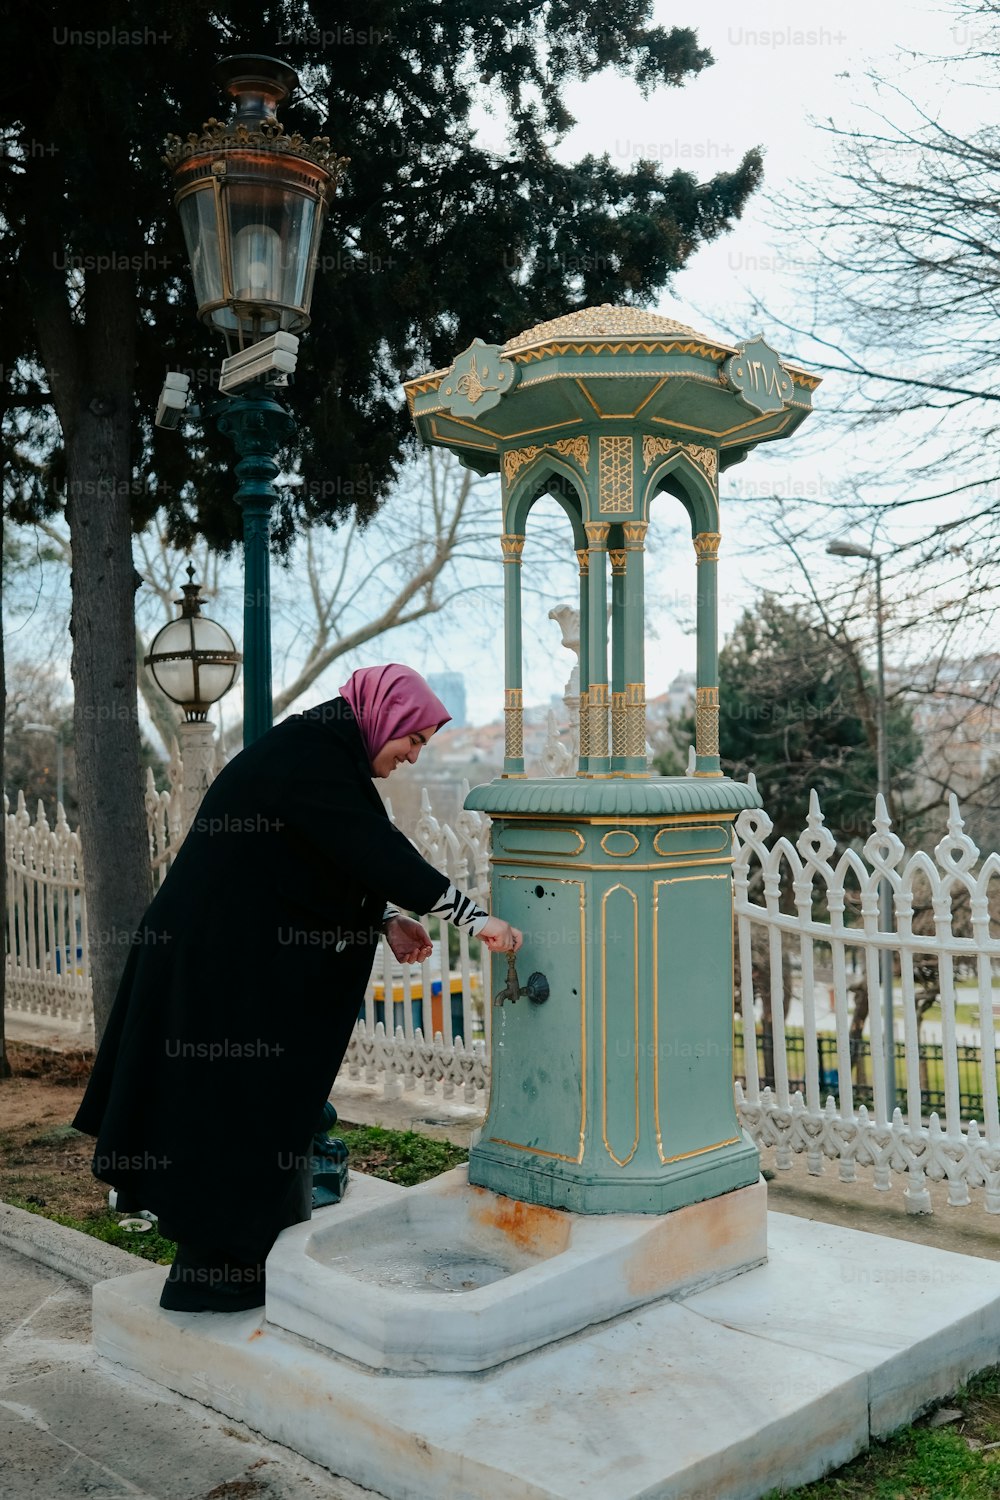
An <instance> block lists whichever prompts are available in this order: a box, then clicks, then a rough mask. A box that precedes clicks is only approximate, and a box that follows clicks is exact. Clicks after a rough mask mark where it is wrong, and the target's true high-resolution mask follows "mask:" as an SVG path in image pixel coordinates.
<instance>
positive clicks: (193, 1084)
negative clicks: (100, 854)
mask: <svg viewBox="0 0 1000 1500" xmlns="http://www.w3.org/2000/svg"><path fill="white" fill-rule="evenodd" d="M341 694H342V696H341V697H339V698H334V699H332V700H331V701H330V702H328V703H323V704H320V705H319V707H317V708H313V709H310V710H308V711H307V712H305V713H302V714H296V715H294V716H293V717H292V718H289V719H287V720H285V722H284V723H282V724H279V725H278V726H277V727H276V728H274V729H271V730H269V731H268V733H267V734H264V735H262V736H261V738H260V739H259V740H257V741H256V742H255V743H254V744H252V745H249V746H248V747H247V748H246V749H245V750H243V751H242V752H241V753H240V754H239V755H237V756H236V757H235V758H234V759H233V760H232V761H231V762H230V764H229V765H227V766H226V767H225V768H224V769H223V770H222V771H221V772H220V774H219V775H218V777H217V778H216V780H215V781H214V783H213V784H212V786H211V787H210V788H209V790H208V792H207V793H206V795H205V798H204V800H203V802H202V804H201V807H200V809H199V812H198V815H197V817H196V818H195V820H194V822H193V824H192V827H191V829H190V831H189V833H188V835H187V837H186V839H185V840H184V843H183V844H182V846H181V848H180V850H179V851H178V854H177V857H176V859H175V860H174V863H173V866H172V867H171V870H170V873H169V874H168V876H167V878H166V879H165V881H164V882H163V885H162V886H161V887H160V890H159V891H158V893H157V895H156V897H155V899H154V900H153V902H152V904H151V905H150V907H149V909H148V910H147V912H146V914H145V916H144V918H143V920H142V922H141V924H140V926H139V930H138V932H137V933H136V934H135V938H134V941H133V945H132V949H131V952H130V955H129V959H128V962H127V964H126V967H125V973H124V976H123V978H122V982H121V986H120V988H119V991H118V996H117V999H116V1001H115V1005H114V1009H113V1011H112V1014H111V1018H110V1020H109V1022H108V1027H107V1030H106V1032H105V1034H104V1038H103V1040H102V1043H101V1047H100V1050H99V1052H98V1055H97V1059H96V1062H95V1064H94V1071H93V1074H92V1076H91V1079H90V1083H89V1086H88V1088H87V1092H86V1094H85V1096H84V1099H83V1103H82V1104H81V1106H80V1109H79V1112H78V1113H77V1116H76V1119H75V1121H74V1124H75V1125H76V1127H77V1129H79V1130H83V1131H86V1132H87V1133H88V1134H90V1135H96V1136H97V1148H96V1152H95V1156H94V1163H93V1171H94V1175H95V1176H96V1177H98V1178H101V1179H102V1180H103V1181H105V1182H109V1183H112V1184H113V1185H114V1186H115V1187H116V1188H117V1190H118V1193H119V1204H120V1205H121V1206H122V1207H125V1208H126V1209H128V1208H132V1209H137V1208H139V1207H143V1208H149V1209H152V1210H153V1211H155V1212H156V1214H157V1216H158V1218H159V1223H160V1228H161V1230H162V1232H163V1233H164V1234H165V1235H167V1236H168V1237H169V1238H171V1239H175V1240H177V1242H178V1253H177V1258H176V1260H175V1261H174V1264H173V1265H172V1266H171V1268H170V1273H169V1275H168V1278H167V1282H166V1285H165V1287H164V1291H163V1296H162V1298H161V1306H163V1307H168V1308H173V1309H178V1310H185V1311H202V1310H224V1309H233V1310H235V1309H237V1308H246V1307H257V1306H261V1305H262V1304H263V1301H264V1276H263V1263H264V1260H265V1259H266V1257H267V1253H268V1251H269V1250H270V1248H271V1246H272V1244H273V1243H274V1240H275V1239H276V1237H277V1235H278V1233H279V1232H280V1230H282V1229H283V1228H285V1227H287V1226H288V1225H290V1224H296V1223H299V1222H301V1221H302V1220H303V1219H307V1218H308V1217H309V1214H310V1172H309V1166H310V1159H311V1155H312V1150H311V1140H312V1135H313V1132H314V1131H315V1130H316V1128H317V1124H318V1121H319V1118H320V1115H321V1112H322V1108H323V1104H324V1102H325V1101H326V1099H327V1097H328V1095H329V1093H330V1089H331V1087H332V1085H333V1080H334V1078H335V1076H336V1073H337V1070H338V1068H339V1067H340V1064H341V1061H342V1059H343V1056H344V1053H345V1051H346V1050H347V1045H348V1043H349V1041H350V1037H351V1032H352V1030H353V1028H354V1025H355V1022H356V1020H357V1016H358V1010H359V1007H360V1005H361V1003H362V1000H363V996H364V990H365V985H366V984H367V982H368V978H369V975H370V973H371V967H372V960H373V958H374V956H375V951H376V945H377V943H378V940H379V937H380V935H381V933H382V932H384V933H385V935H386V938H387V940H388V942H389V945H390V947H391V948H392V951H393V953H394V954H395V955H396V957H397V958H398V959H399V960H400V961H401V962H403V963H412V962H415V961H417V960H419V959H422V958H425V957H427V956H428V955H429V953H430V951H431V947H430V939H429V937H428V935H427V932H426V931H425V930H424V928H423V927H422V926H421V925H420V923H419V922H416V921H414V920H412V919H411V918H408V917H404V916H401V915H400V914H399V912H398V911H397V910H396V909H395V908H394V907H388V906H387V900H390V901H393V902H397V903H398V904H399V906H401V907H405V908H408V909H410V910H412V911H417V912H433V913H436V914H439V915H440V916H442V917H444V918H445V919H447V920H448V921H449V922H453V923H455V924H457V925H460V926H465V927H467V928H468V929H469V930H470V932H472V933H473V934H474V935H476V936H478V937H479V938H480V939H481V940H482V941H483V942H485V943H486V945H487V946H488V947H489V948H491V949H492V950H493V951H494V952H499V951H507V950H516V949H517V948H518V947H520V944H521V934H520V932H518V931H517V929H516V928H513V927H511V926H510V925H509V924H508V923H507V922H503V921H501V920H500V919H499V918H497V917H491V916H489V915H488V914H487V913H486V912H485V911H483V910H482V909H481V908H480V907H478V906H476V905H475V903H474V902H472V901H471V900H469V898H468V897H466V896H463V895H462V894H461V892H459V891H456V890H455V888H454V887H453V886H452V885H451V884H450V883H449V881H448V878H447V876H446V875H443V874H441V872H440V871H438V870H435V869H434V867H433V866H432V865H429V864H428V863H427V861H426V860H424V859H423V858H421V856H420V855H419V854H418V853H417V851H416V849H415V848H414V847H413V845H412V844H411V843H410V842H409V840H408V839H407V838H405V837H404V835H403V834H401V833H400V832H399V830H398V829H396V828H395V827H394V826H393V824H392V823H391V822H390V821H389V818H388V815H387V813H386V810H385V807H384V805H383V803H382V799H381V798H380V796H379V794H378V792H377V790H376V789H375V786H374V785H373V781H372V778H373V777H379V778H382V777H386V776H389V775H391V774H392V772H393V771H394V770H395V769H396V767H397V766H399V765H401V764H402V762H403V761H409V762H410V763H413V762H415V761H416V760H417V758H418V756H419V754H420V751H421V749H422V748H423V746H424V745H425V744H426V743H427V741H428V740H429V739H430V738H431V736H432V735H433V734H434V733H435V732H436V731H437V730H438V729H439V728H440V727H441V725H442V724H445V723H447V721H448V719H449V718H450V715H449V714H448V712H447V710H446V709H445V707H444V705H443V704H442V703H441V701H440V700H439V699H438V698H437V697H435V695H434V694H433V693H432V692H431V690H430V688H429V687H428V686H427V684H426V683H425V682H424V680H423V678H422V677H420V676H418V674H417V673H416V672H414V671H412V670H411V669H410V668H408V667H401V666H397V665H389V666H383V667H369V668H366V669H365V670H363V671H359V672H355V673H354V674H353V676H352V677H351V678H350V680H349V681H348V682H347V683H345V685H344V687H343V688H342V689H341Z"/></svg>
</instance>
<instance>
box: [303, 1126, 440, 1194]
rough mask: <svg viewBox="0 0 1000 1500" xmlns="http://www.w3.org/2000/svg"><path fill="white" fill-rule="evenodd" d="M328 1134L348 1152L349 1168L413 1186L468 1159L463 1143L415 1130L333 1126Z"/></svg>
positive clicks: (406, 1185)
mask: <svg viewBox="0 0 1000 1500" xmlns="http://www.w3.org/2000/svg"><path fill="white" fill-rule="evenodd" d="M330 1134H331V1135H332V1136H334V1137H339V1139H340V1140H342V1141H343V1142H344V1145H345V1146H346V1147H347V1149H348V1151H349V1152H350V1160H349V1162H348V1166H349V1167H356V1168H357V1170H358V1171H359V1172H367V1173H368V1174H369V1176H371V1177H381V1178H383V1179H384V1181H386V1182H396V1183H398V1184H399V1185H400V1187H414V1186H415V1185H416V1184H417V1183H418V1182H426V1181H427V1179H428V1178H429V1177H438V1176H439V1175H440V1174H441V1173H442V1172H449V1171H450V1170H451V1168H452V1167H457V1166H458V1165H459V1164H460V1163H461V1162H463V1161H468V1159H469V1153H468V1151H466V1149H465V1147H464V1146H453V1145H452V1144H451V1142H450V1141H432V1140H429V1139H428V1137H427V1136H425V1135H418V1134H417V1132H416V1131H415V1130H383V1128H382V1126H381V1125H352V1126H347V1125H344V1126H341V1125H335V1126H334V1127H333V1130H332V1131H331V1132H330Z"/></svg>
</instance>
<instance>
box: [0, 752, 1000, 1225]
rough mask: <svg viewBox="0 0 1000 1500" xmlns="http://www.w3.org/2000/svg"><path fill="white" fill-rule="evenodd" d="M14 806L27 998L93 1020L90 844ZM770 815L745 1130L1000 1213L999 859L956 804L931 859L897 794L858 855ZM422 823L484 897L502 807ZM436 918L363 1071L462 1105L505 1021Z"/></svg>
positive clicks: (461, 948)
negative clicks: (893, 1062) (786, 831)
mask: <svg viewBox="0 0 1000 1500" xmlns="http://www.w3.org/2000/svg"><path fill="white" fill-rule="evenodd" d="M182 774H183V768H182V767H181V765H180V762H179V759H178V758H176V757H175V761H174V763H173V764H172V767H171V775H170V782H171V785H170V789H169V791H165V792H159V793H158V792H157V791H156V790H155V788H154V786H153V783H152V777H151V776H150V778H149V781H148V784H147V796H146V812H147V823H148V828H149V840H150V859H151V862H152V865H153V869H154V879H155V883H156V884H157V885H158V884H159V883H160V881H161V880H162V879H163V876H164V875H165V873H166V870H167V869H168V868H169V865H170V862H171V860H172V858H173V855H174V853H175V851H176V849H177V847H178V843H179V838H180V827H181V824H180V811H179V809H180V802H181V783H182ZM4 810H5V816H6V820H7V876H8V886H7V955H6V963H7V1004H8V1008H9V1009H10V1010H11V1011H13V1012H19V1013H28V1014H36V1015H41V1016H49V1017H53V1018H57V1019H59V1020H60V1021H64V1022H67V1023H70V1024H75V1025H77V1026H79V1027H80V1028H81V1029H84V1028H85V1027H86V1026H87V1024H88V1023H89V1022H90V1019H91V1010H90V979H89V972H88V965H87V942H86V903H85V900H84V895H83V871H82V854H81V849H80V840H79V836H78V834H76V833H74V832H73V831H72V830H70V828H69V827H68V826H67V824H66V822H65V818H64V817H60V818H59V820H58V821H57V823H56V825H55V826H54V827H52V826H50V825H49V823H48V821H47V819H46V817H45V813H44V809H43V807H42V805H41V804H40V803H39V805H38V810H37V814H36V817H35V819H34V822H32V820H31V818H30V817H29V815H28V812H27V809H26V807H25V804H24V798H23V797H19V798H18V803H17V808H16V810H15V811H14V812H10V810H9V808H8V807H7V804H6V800H5V804H4ZM390 815H391V809H390ZM771 827H772V825H771V822H770V820H769V818H768V817H767V814H766V813H764V812H744V813H742V814H741V815H740V817H739V819H738V821H737V824H736V832H735V840H734V843H735V855H736V861H735V891H734V896H735V913H736V936H737V943H736V954H737V961H736V980H737V994H738V996H739V1000H738V1007H739V1012H740V1014H739V1016H738V1025H739V1032H738V1037H737V1041H738V1043H739V1042H742V1047H740V1046H739V1045H738V1047H737V1059H736V1061H737V1080H736V1098H737V1107H738V1110H739V1114H740V1118H741V1120H742V1122H743V1124H744V1126H745V1127H746V1129H747V1130H748V1131H749V1132H750V1134H751V1135H752V1136H753V1138H754V1139H755V1140H756V1141H757V1143H758V1144H759V1145H760V1146H761V1147H764V1148H774V1152H775V1165H776V1166H777V1167H778V1168H779V1169H782V1168H786V1167H788V1166H789V1165H790V1164H791V1161H792V1157H793V1155H794V1154H795V1153H804V1154H805V1156H806V1159H807V1163H808V1169H809V1171H810V1172H814V1173H818V1172H821V1171H822V1170H823V1167H824V1162H825V1161H832V1162H836V1163H837V1168H838V1171H839V1175H840V1178H841V1180H842V1181H845V1182H850V1181H853V1180H855V1177H856V1174H857V1168H858V1166H862V1167H869V1168H871V1169H872V1171H873V1173H874V1183H875V1186H876V1187H878V1188H883V1189H884V1188H888V1187H889V1186H890V1182H891V1179H892V1177H893V1176H894V1175H896V1176H899V1175H902V1176H903V1177H904V1178H905V1180H906V1192H905V1199H906V1204H907V1207H908V1208H909V1209H910V1210H912V1211H913V1212H915V1213H919V1212H928V1211H929V1210H930V1198H929V1193H928V1190H927V1183H928V1181H947V1183H948V1201H949V1203H951V1204H953V1205H956V1206H960V1205H963V1204H967V1203H969V1202H970V1201H971V1196H970V1190H972V1189H976V1188H982V1189H983V1190H984V1191H983V1196H982V1202H983V1206H984V1207H985V1209H986V1211H987V1212H989V1213H1000V1117H998V1107H997V1072H996V1041H995V1029H994V1009H993V1007H994V987H993V986H994V970H995V969H996V967H997V965H998V962H1000V935H998V934H1000V856H998V855H996V854H991V855H990V856H989V857H988V858H987V859H985V860H983V861H982V862H981V863H980V861H979V851H978V849H977V848H976V846H975V844H974V843H973V842H972V840H971V839H970V838H969V837H968V835H967V834H966V833H965V832H964V829H963V824H962V819H961V816H960V814H959V810H958V806H957V804H956V802H955V800H954V799H952V803H951V815H950V817H949V820H948V825H947V830H946V832H945V834H944V836H943V837H942V838H941V840H940V842H939V843H938V844H937V846H936V848H935V849H934V852H933V855H931V854H928V853H925V852H916V853H913V854H911V855H909V856H907V854H906V851H905V849H904V848H903V845H902V843H901V842H900V840H899V839H898V838H897V837H896V835H895V834H894V833H893V832H892V829H891V826H890V823H889V820H888V818H887V817H886V813H885V807H884V805H883V803H882V801H881V798H879V799H878V801H877V804H876V816H875V819H874V826H873V832H872V835H871V837H870V838H869V839H868V841H867V842H866V844H865V845H864V848H863V850H861V851H860V852H859V851H857V850H854V849H849V850H847V851H846V852H845V853H843V854H841V855H840V856H839V857H838V856H837V853H836V845H835V842H834V839H833V837H832V835H831V834H830V832H829V831H828V830H827V829H826V828H825V827H824V824H823V816H822V812H821V810H820V807H819V804H818V802H817V800H816V798H815V795H814V796H813V798H812V801H811V804H810V809H809V815H808V820H807V824H806V827H805V829H804V831H803V832H802V834H801V835H800V836H799V838H798V839H797V840H796V841H795V844H794V845H793V844H792V843H791V842H789V840H787V839H780V840H778V841H777V842H775V843H774V845H773V847H769V844H768V839H769V836H770V833H771ZM407 832H408V834H409V836H410V837H411V838H412V839H413V841H414V843H415V844H416V845H417V847H418V848H419V849H420V851H421V853H422V854H423V855H424V856H425V857H426V858H427V859H428V860H429V861H430V862H431V863H432V864H434V865H435V866H436V867H437V868H439V869H441V870H442V871H444V872H446V873H447V874H448V876H449V878H450V879H451V880H452V881H453V882H454V883H455V884H456V885H457V886H459V888H460V889H463V890H465V891H467V892H468V893H469V894H470V895H472V896H473V897H478V898H484V897H485V896H486V893H487V890H488V848H489V825H488V820H487V819H486V818H485V817H483V816H482V815H480V814H478V813H471V812H463V813H462V814H460V816H459V817H458V819H457V820H456V824H455V826H454V828H452V827H450V826H448V825H447V824H443V823H439V822H438V821H437V820H436V819H435V818H434V817H433V815H432V813H431V808H430V803H429V800H428V796H427V793H426V791H425V792H424V794H423V799H422V810H421V816H420V818H419V821H418V823H417V825H416V827H415V828H413V829H408V830H407ZM883 879H884V880H886V881H888V883H889V884H890V886H891V888H892V892H893V898H894V899H893V906H894V920H891V921H889V922H887V921H886V920H885V914H880V912H879V883H880V881H882V880H883ZM430 925H431V936H432V939H434V953H433V955H432V957H431V958H430V959H428V960H427V961H426V962H425V963H424V964H422V965H420V966H419V968H409V967H407V968H403V967H401V966H400V965H398V964H396V962H395V960H394V959H393V957H392V954H391V952H390V951H389V949H388V947H387V946H386V945H385V944H384V943H383V945H382V952H381V954H380V956H379V958H378V960H377V961H376V964H375V971H374V974H373V977H372V981H371V982H370V984H369V986H368V989H367V991H366V994H365V1000H364V1008H363V1011H362V1014H361V1018H360V1020H359V1022H358V1026H357V1029H356V1031H355V1034H354V1036H353V1038H352V1041H351V1044H350V1047H349V1050H348V1053H347V1058H346V1066H347V1069H348V1072H349V1075H350V1076H352V1077H355V1078H359V1077H364V1078H365V1079H367V1080H368V1081H370V1082H377V1081H381V1082H382V1084H383V1087H384V1089H385V1091H386V1092H387V1093H388V1094H395V1093H400V1092H403V1091H405V1090H415V1089H418V1088H419V1089H422V1090H423V1091H424V1092H425V1093H426V1094H428V1095H434V1094H436V1093H437V1091H438V1090H439V1089H440V1090H441V1091H442V1093H443V1095H444V1097H445V1098H449V1097H454V1096H455V1094H456V1090H458V1091H460V1092H461V1096H462V1097H463V1098H464V1099H465V1100H466V1101H468V1102H469V1103H480V1104H481V1103H483V1102H484V1091H485V1090H486V1088H487V1087H488V1083H489V1040H490V1038H489V1028H490V1013H491V1004H490V997H489V994H488V971H485V972H484V959H485V955H483V957H482V958H481V959H479V960H476V959H474V958H473V957H472V955H471V953H470V946H469V938H468V935H467V934H466V933H462V934H460V935H459V934H456V933H455V932H454V930H451V929H449V928H448V927H447V925H446V924H441V923H438V922H437V920H436V919H431V924H430ZM449 942H450V944H451V949H450V950H449ZM883 949H889V950H890V951H891V952H892V953H893V955H894V964H895V968H896V972H897V979H896V984H895V995H894V1022H895V1051H896V1052H897V1054H898V1057H899V1061H898V1065H897V1066H898V1074H897V1077H898V1089H897V1098H896V1099H895V1100H890V1098H889V1097H888V1088H887V1082H886V1066H885V1063H886V1059H885V1055H884V1047H883V1035H884V1031H883V1017H882V992H881V987H880V984H879V982H878V970H879V954H880V952H881V951H882V950H883ZM743 997H746V999H745V1000H744V998H743ZM750 997H753V999H752V1002H751V1000H750ZM998 1000H1000V995H998ZM865 1002H867V1008H868V1014H867V1016H866V1014H865V1009H864V1003H865ZM963 1055H966V1056H967V1057H968V1058H970V1059H971V1065H970V1069H969V1070H968V1071H971V1073H973V1074H974V1075H975V1078H974V1086H973V1085H970V1083H969V1079H968V1078H966V1079H965V1080H964V1086H963V1079H962V1076H961V1068H962V1066H964V1064H963Z"/></svg>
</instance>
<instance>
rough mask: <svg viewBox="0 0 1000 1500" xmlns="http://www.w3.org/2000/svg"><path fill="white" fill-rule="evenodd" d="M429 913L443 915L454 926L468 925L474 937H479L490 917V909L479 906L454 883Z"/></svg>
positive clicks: (433, 915)
mask: <svg viewBox="0 0 1000 1500" xmlns="http://www.w3.org/2000/svg"><path fill="white" fill-rule="evenodd" d="M429 915H430V916H432V917H443V918H444V920H445V921H446V922H451V923H452V925H453V926H454V927H467V928H468V930H469V931H470V932H471V933H472V935H473V937H478V935H479V933H480V932H481V931H482V930H483V928H484V927H485V926H486V923H487V922H488V921H489V919H490V914H489V912H488V911H484V910H483V908H482V907H481V906H477V905H476V903H475V902H474V901H473V900H472V899H471V898H470V897H469V896H463V895H462V892H461V891H459V890H457V889H456V888H455V886H453V885H450V886H449V887H448V889H447V890H446V891H445V893H444V895H443V896H442V897H441V899H440V900H439V901H438V902H437V904H436V905H435V906H432V907H431V909H430V913H429Z"/></svg>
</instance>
